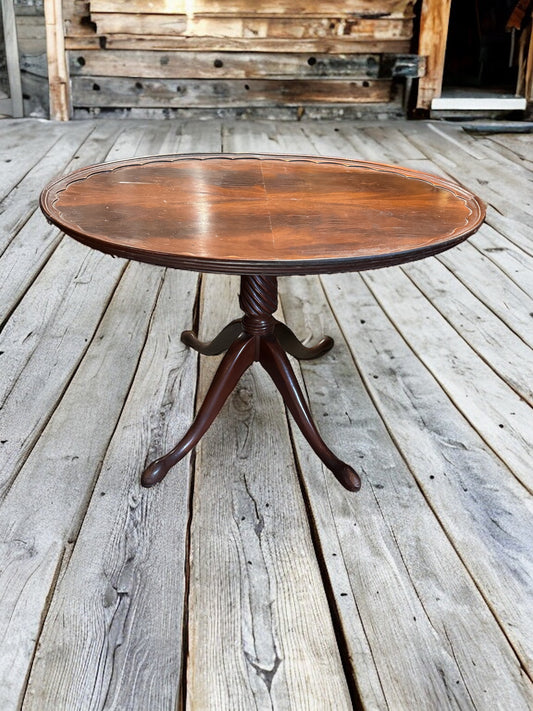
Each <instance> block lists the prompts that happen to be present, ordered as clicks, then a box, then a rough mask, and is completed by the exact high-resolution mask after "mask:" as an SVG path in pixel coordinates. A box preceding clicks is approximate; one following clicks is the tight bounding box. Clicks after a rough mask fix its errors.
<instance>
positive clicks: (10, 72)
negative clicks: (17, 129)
mask: <svg viewBox="0 0 533 711" xmlns="http://www.w3.org/2000/svg"><path fill="white" fill-rule="evenodd" d="M2 26H3V30H4V48H5V54H6V65H7V76H8V80H9V94H10V97H9V98H10V100H11V111H9V112H8V113H9V114H10V115H11V116H13V117H15V118H21V117H22V116H24V106H23V102H22V84H21V81H20V62H19V46H18V41H17V23H16V20H15V12H14V7H13V2H12V0H2Z"/></svg>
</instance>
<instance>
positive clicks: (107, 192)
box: [41, 153, 485, 275]
mask: <svg viewBox="0 0 533 711" xmlns="http://www.w3.org/2000/svg"><path fill="white" fill-rule="evenodd" d="M41 208H42V210H43V212H44V213H45V215H46V217H47V218H48V220H49V221H50V222H53V223H54V224H56V225H58V226H59V227H60V228H61V229H62V230H63V231H64V232H66V233H67V234H69V235H71V236H72V237H74V238H75V239H77V240H79V241H80V242H83V243H84V244H86V245H89V246H90V247H94V248H96V249H99V250H101V251H103V252H107V253H110V254H114V255H117V256H121V257H128V258H130V259H135V260H138V261H144V262H150V263H153V264H160V265H164V266H171V267H178V268H181V269H193V270H197V271H205V272H225V273H235V274H272V275H283V274H311V273H321V272H338V271H353V270H362V269H370V268H375V267H381V266H388V265H391V264H399V263H403V262H407V261H411V260H414V259H419V258H421V257H426V256H429V255H432V254H436V253H438V252H441V251H443V250H445V249H448V248H449V247H452V246H454V245H455V244H458V243H459V242H461V241H462V240H464V239H466V238H467V237H468V236H469V235H471V234H472V233H473V232H475V231H476V230H477V229H478V227H479V226H480V225H481V223H482V222H483V219H484V216H485V207H484V205H483V203H482V202H481V201H480V200H479V199H478V198H477V197H476V196H475V195H473V194H472V193H470V192H469V191H468V190H466V189H465V188H463V187H461V186H459V185H457V184H456V183H453V182H451V181H448V180H445V179H443V178H440V177H436V176H434V175H429V174H427V173H422V172H419V171H416V170H410V169H407V168H398V167H393V166H389V165H384V164H380V163H369V162H362V161H354V160H346V159H340V158H318V157H312V156H278V155H253V154H220V153H216V154H192V155H171V156H153V157H148V158H135V159H131V160H126V161H120V162H116V163H105V164H100V165H94V166H91V167H89V168H84V169H82V170H79V171H76V172H74V173H71V174H70V175H67V176H66V177H64V178H61V179H59V180H56V181H54V182H53V183H51V184H50V185H49V186H48V187H47V188H45V190H43V192H42V194H41Z"/></svg>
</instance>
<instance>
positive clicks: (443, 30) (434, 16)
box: [416, 0, 451, 109]
mask: <svg viewBox="0 0 533 711" xmlns="http://www.w3.org/2000/svg"><path fill="white" fill-rule="evenodd" d="M450 5H451V0H423V3H422V12H421V15H420V40H419V45H418V54H420V55H422V56H425V57H427V65H426V74H425V76H423V77H421V79H420V81H419V84H418V98H417V102H416V107H417V109H429V108H431V100H432V99H434V98H436V97H438V96H440V95H441V90H442V76H443V74H444V55H445V53H446V40H447V39H448V22H449V20H450Z"/></svg>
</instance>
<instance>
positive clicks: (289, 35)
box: [91, 12, 413, 40]
mask: <svg viewBox="0 0 533 711" xmlns="http://www.w3.org/2000/svg"><path fill="white" fill-rule="evenodd" d="M91 21H92V22H94V23H95V25H96V32H97V34H105V35H109V34H131V35H172V36H176V35H182V36H186V37H249V38H251V39H260V38H267V37H268V38H270V39H275V38H278V39H314V38H323V37H350V38H353V39H370V40H373V39H382V40H391V39H410V37H411V36H412V31H413V23H412V18H399V19H389V18H381V19H366V18H364V19H360V18H350V17H343V16H339V15H336V16H334V17H321V18H314V17H313V18H310V17H299V18H291V17H286V16H283V17H257V16H255V15H254V16H249V17H246V16H241V17H219V16H217V17H196V16H194V17H187V16H186V15H153V14H148V13H138V14H126V13H113V14H111V13H99V12H92V13H91Z"/></svg>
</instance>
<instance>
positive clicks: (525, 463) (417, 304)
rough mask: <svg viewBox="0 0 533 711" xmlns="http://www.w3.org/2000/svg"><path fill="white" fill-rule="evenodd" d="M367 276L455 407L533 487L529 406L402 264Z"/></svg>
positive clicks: (532, 418) (532, 426)
mask: <svg viewBox="0 0 533 711" xmlns="http://www.w3.org/2000/svg"><path fill="white" fill-rule="evenodd" d="M363 278H364V280H365V283H366V284H367V285H368V286H369V287H370V289H371V290H372V292H373V294H374V295H375V296H376V298H377V299H378V301H379V303H380V305H381V306H382V308H383V309H384V311H385V312H386V313H387V315H388V317H389V318H390V319H391V320H392V322H393V323H394V324H395V327H396V328H397V330H398V331H399V332H400V333H401V334H402V335H403V337H404V338H405V339H406V340H407V342H408V343H409V345H410V346H411V348H412V349H413V350H414V351H415V352H416V354H417V356H418V357H419V358H420V360H421V361H422V362H423V363H424V364H425V366H426V367H427V368H428V369H429V370H430V372H431V373H432V374H433V375H434V377H435V379H436V380H437V381H438V382H439V383H440V385H441V387H442V388H443V389H444V390H445V391H446V393H447V394H448V396H449V397H450V399H451V400H452V401H453V402H454V403H455V405H456V407H457V408H458V409H459V410H460V411H461V412H462V413H463V415H464V416H465V417H466V418H467V419H468V420H469V421H470V423H471V424H472V426H473V427H474V428H475V429H476V430H477V431H478V432H479V433H480V435H481V436H482V438H483V439H484V440H485V441H486V442H487V444H488V445H489V446H490V447H491V448H492V449H493V450H494V451H496V452H499V453H500V457H501V458H502V459H503V461H504V462H505V463H506V464H507V466H508V467H509V468H510V469H511V471H513V473H514V475H515V476H516V477H517V479H518V480H519V481H521V482H522V484H523V485H524V486H525V487H526V488H527V489H528V490H529V491H530V492H532V493H533V470H532V468H531V433H532V432H533V411H532V410H531V408H530V407H529V406H528V405H527V403H525V402H524V401H523V399H522V398H521V397H520V396H519V395H518V394H517V393H515V392H514V391H512V390H511V389H510V388H508V387H507V386H506V384H505V383H504V382H503V381H502V380H501V379H500V378H499V377H498V376H497V375H496V374H495V373H494V371H492V370H491V369H490V368H489V367H488V366H487V365H486V364H485V363H484V362H483V361H482V360H480V359H479V357H477V356H476V355H475V353H473V352H472V350H471V348H470V347H469V346H468V345H467V344H466V343H465V341H464V340H463V339H462V337H461V336H459V334H458V333H457V332H456V331H455V330H454V329H453V328H452V327H451V326H450V325H449V324H448V323H447V322H446V321H445V319H444V318H442V317H440V316H439V315H438V314H437V313H436V311H435V309H434V308H433V306H432V305H431V304H430V303H429V302H428V301H427V299H425V298H424V297H423V296H422V294H421V293H420V292H419V291H418V289H416V287H415V285H414V284H413V283H412V282H411V281H410V280H409V279H408V278H407V277H406V276H405V275H404V274H403V273H402V272H401V270H392V269H391V270H388V271H387V273H386V275H385V276H382V275H381V274H379V273H377V272H374V273H370V272H369V273H368V274H365V275H364V277H363ZM421 324H423V325H424V327H423V328H421ZM437 344H440V347H436V345H437Z"/></svg>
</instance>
